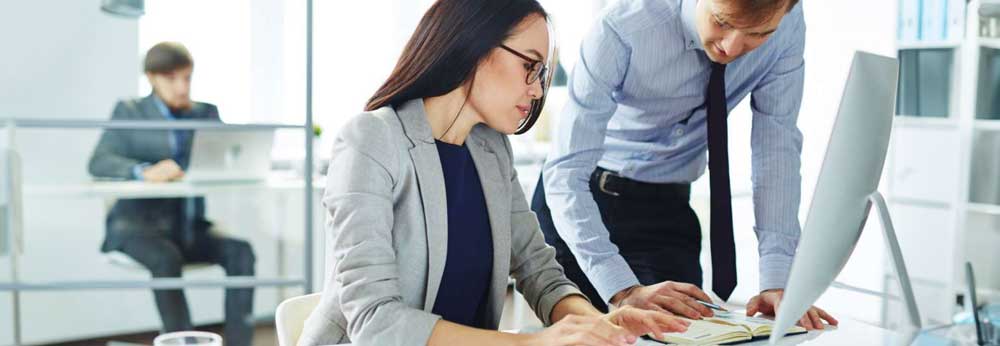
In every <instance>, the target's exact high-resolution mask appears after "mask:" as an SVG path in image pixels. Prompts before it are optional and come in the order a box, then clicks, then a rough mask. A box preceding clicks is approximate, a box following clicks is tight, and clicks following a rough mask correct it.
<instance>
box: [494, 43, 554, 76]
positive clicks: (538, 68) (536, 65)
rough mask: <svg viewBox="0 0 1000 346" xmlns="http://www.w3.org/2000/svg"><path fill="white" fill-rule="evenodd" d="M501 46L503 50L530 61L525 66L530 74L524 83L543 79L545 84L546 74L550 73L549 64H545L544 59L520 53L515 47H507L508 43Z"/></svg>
mask: <svg viewBox="0 0 1000 346" xmlns="http://www.w3.org/2000/svg"><path fill="white" fill-rule="evenodd" d="M500 48H503V50H505V51H508V52H510V54H514V55H516V56H517V57H518V58H521V59H524V61H527V62H528V64H526V65H525V66H524V67H525V68H527V69H528V75H527V76H525V77H524V83H526V84H531V83H534V82H535V81H537V80H539V79H542V84H543V85H544V84H545V80H544V78H545V77H544V76H545V74H546V73H548V71H549V68H548V66H545V64H543V63H542V61H540V60H535V59H532V58H530V57H528V56H527V55H524V54H521V53H519V52H518V51H516V50H514V49H513V48H510V47H507V46H506V45H502V44H501V45H500Z"/></svg>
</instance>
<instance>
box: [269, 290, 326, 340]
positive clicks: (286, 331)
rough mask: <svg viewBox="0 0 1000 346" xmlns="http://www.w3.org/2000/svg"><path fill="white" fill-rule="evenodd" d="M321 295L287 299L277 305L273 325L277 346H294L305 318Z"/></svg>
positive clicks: (317, 302) (317, 303)
mask: <svg viewBox="0 0 1000 346" xmlns="http://www.w3.org/2000/svg"><path fill="white" fill-rule="evenodd" d="M322 295H323V294H322V293H313V294H308V295H304V296H298V297H292V298H288V299H286V300H285V301H283V302H281V304H279V305H278V309H277V310H276V311H275V313H274V324H275V328H276V329H277V331H278V345H279V346H295V344H296V343H298V342H299V335H300V334H301V333H302V327H303V326H304V325H305V322H306V318H307V317H309V314H310V313H312V311H313V309H315V308H316V305H319V299H320V297H321V296H322Z"/></svg>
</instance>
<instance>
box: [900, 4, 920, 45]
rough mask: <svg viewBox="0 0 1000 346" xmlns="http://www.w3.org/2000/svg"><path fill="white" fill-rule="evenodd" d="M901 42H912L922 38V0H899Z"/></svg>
mask: <svg viewBox="0 0 1000 346" xmlns="http://www.w3.org/2000/svg"><path fill="white" fill-rule="evenodd" d="M897 30H898V31H897V32H898V35H897V38H898V39H899V41H900V42H906V43H912V42H916V41H917V40H919V39H920V0H899V26H898V28H897Z"/></svg>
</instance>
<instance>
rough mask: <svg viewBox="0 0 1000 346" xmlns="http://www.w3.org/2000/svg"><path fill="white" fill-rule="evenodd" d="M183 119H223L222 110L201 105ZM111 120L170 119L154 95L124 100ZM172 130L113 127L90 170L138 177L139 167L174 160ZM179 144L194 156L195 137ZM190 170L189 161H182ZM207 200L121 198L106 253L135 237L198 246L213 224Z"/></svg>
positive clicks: (93, 157) (99, 175)
mask: <svg viewBox="0 0 1000 346" xmlns="http://www.w3.org/2000/svg"><path fill="white" fill-rule="evenodd" d="M175 116H176V117H177V118H178V119H181V120H189V119H190V120H204V121H220V120H219V111H218V109H217V108H216V107H215V106H214V105H212V104H208V103H200V102H195V104H194V106H193V107H192V108H191V110H190V111H188V112H185V113H183V114H176V115H175ZM111 120H130V121H137V120H139V121H142V120H166V118H165V117H164V116H163V114H162V113H161V112H160V110H159V109H157V107H156V103H155V100H154V99H153V96H152V95H150V96H147V97H144V98H138V99H132V100H123V101H120V102H118V104H117V105H115V110H114V112H113V113H112V114H111ZM170 136H173V134H172V133H171V131H170V130H133V129H108V130H105V131H104V133H103V134H102V135H101V139H100V141H99V142H98V144H97V147H96V148H95V149H94V153H93V155H91V157H90V164H89V167H88V170H89V171H90V174H91V175H92V176H94V177H97V178H113V179H125V180H131V179H134V177H133V175H132V169H133V167H135V165H137V164H141V163H150V164H155V163H157V162H159V161H161V160H165V159H171V158H173V151H172V149H171V146H170V140H171V139H170ZM193 137H194V136H187V140H186V141H184V142H183V143H178V144H177V145H178V146H179V147H180V148H181V150H184V151H186V152H187V153H190V152H191V139H192V138H193ZM180 164H181V168H183V169H185V170H186V169H187V167H185V166H186V163H180ZM204 215H205V201H204V198H201V197H196V198H141V199H121V200H119V201H118V202H117V203H115V205H114V207H112V208H111V211H110V212H109V213H108V217H107V231H106V232H107V234H106V236H105V238H104V244H103V245H102V246H101V251H104V252H107V251H114V250H120V249H121V246H122V242H123V240H124V238H125V237H128V236H135V235H148V236H165V237H169V238H171V239H174V240H177V241H178V244H179V245H181V246H193V244H195V243H202V242H199V241H198V240H200V239H201V238H202V237H204V236H207V232H208V229H209V227H210V226H211V223H210V222H208V221H207V220H205V217H204Z"/></svg>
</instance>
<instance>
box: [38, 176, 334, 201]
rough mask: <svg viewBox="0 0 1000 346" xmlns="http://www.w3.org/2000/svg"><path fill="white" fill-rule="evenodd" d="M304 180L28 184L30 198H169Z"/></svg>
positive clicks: (284, 187) (318, 186)
mask: <svg viewBox="0 0 1000 346" xmlns="http://www.w3.org/2000/svg"><path fill="white" fill-rule="evenodd" d="M303 186H304V185H303V180H302V179H301V178H297V179H290V178H271V179H268V180H266V181H257V182H255V181H249V182H248V181H244V182H212V183H209V182H202V183H191V182H185V181H179V182H171V183H160V184H154V183H146V182H141V181H93V182H81V183H56V184H26V186H25V188H24V195H25V196H26V197H49V198H53V197H56V198H59V197H63V198H65V197H77V198H92V197H96V198H167V197H191V196H200V195H204V194H207V193H217V192H237V191H248V190H250V191H294V190H302V188H303ZM324 187H325V183H324V181H323V180H322V179H317V180H313V190H317V191H322V190H323V188H324Z"/></svg>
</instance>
